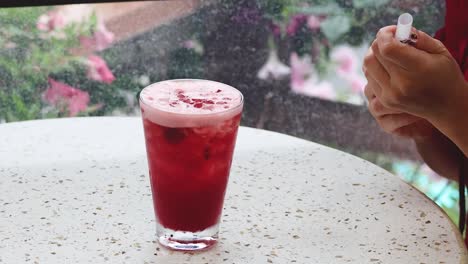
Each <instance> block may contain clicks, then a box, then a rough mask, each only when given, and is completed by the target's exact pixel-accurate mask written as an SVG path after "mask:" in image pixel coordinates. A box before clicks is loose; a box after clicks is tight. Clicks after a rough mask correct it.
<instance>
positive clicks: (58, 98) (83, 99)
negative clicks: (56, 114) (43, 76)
mask: <svg viewBox="0 0 468 264" xmlns="http://www.w3.org/2000/svg"><path fill="white" fill-rule="evenodd" d="M43 98H44V100H45V101H46V102H47V103H49V104H51V105H54V106H56V107H60V108H62V107H67V108H68V109H61V110H62V111H64V110H68V114H69V116H76V115H77V114H78V113H79V112H81V111H85V110H86V108H87V107H88V103H89V94H88V93H87V92H85V91H82V90H80V89H77V88H73V87H71V86H69V85H67V84H65V83H62V82H58V81H56V80H54V79H52V78H49V88H47V90H46V91H45V92H44V94H43Z"/></svg>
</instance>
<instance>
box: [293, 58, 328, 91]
mask: <svg viewBox="0 0 468 264" xmlns="http://www.w3.org/2000/svg"><path fill="white" fill-rule="evenodd" d="M290 63H291V89H292V90H293V92H295V93H300V94H304V95H308V96H313V97H318V98H322V99H327V100H334V99H336V97H337V94H336V92H335V89H334V88H333V85H332V84H331V83H330V82H328V81H320V80H319V79H318V77H317V76H316V73H315V70H314V67H313V65H312V63H311V60H310V57H309V56H304V57H303V58H299V56H298V55H297V54H296V53H294V52H293V53H291V57H290Z"/></svg>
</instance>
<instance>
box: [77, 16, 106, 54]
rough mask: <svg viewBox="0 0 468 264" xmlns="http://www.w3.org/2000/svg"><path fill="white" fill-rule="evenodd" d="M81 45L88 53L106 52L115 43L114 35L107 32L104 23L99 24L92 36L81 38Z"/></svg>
mask: <svg viewBox="0 0 468 264" xmlns="http://www.w3.org/2000/svg"><path fill="white" fill-rule="evenodd" d="M79 39H80V43H81V46H82V47H83V48H85V49H86V50H88V51H93V50H96V51H102V50H105V49H106V48H108V47H109V46H110V44H112V42H113V41H114V33H112V32H110V31H109V30H107V28H106V26H105V25H104V23H103V22H100V23H98V25H97V27H96V31H95V32H94V34H93V35H92V36H80V38H79Z"/></svg>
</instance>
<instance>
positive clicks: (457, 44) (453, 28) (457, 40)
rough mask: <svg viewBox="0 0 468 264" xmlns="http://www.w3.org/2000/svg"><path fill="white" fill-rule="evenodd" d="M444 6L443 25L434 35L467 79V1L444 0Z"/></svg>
mask: <svg viewBox="0 0 468 264" xmlns="http://www.w3.org/2000/svg"><path fill="white" fill-rule="evenodd" d="M446 6H447V11H446V14H445V25H444V27H443V28H441V29H440V30H439V31H437V33H436V35H435V37H436V38H437V39H439V40H440V41H442V42H443V43H444V45H445V46H446V47H447V48H448V50H449V51H450V53H452V56H453V57H454V58H455V60H456V61H457V62H458V64H459V65H460V69H461V70H462V72H463V73H464V75H465V80H467V81H468V1H467V0H446Z"/></svg>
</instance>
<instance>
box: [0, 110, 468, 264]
mask: <svg viewBox="0 0 468 264" xmlns="http://www.w3.org/2000/svg"><path fill="white" fill-rule="evenodd" d="M0 205H1V207H0V263H8V264H10V263H15V264H16V263H41V264H42V263H113V264H115V263H158V264H159V263H177V264H181V263H210V264H212V263H235V264H238V263H239V264H248V263H307V264H310V263H359V264H361V263H372V264H378V263H392V264H394V263H404V264H407V263H450V264H452V263H467V251H466V248H465V247H464V245H463V242H462V239H461V236H460V235H459V234H458V232H457V229H456V227H455V226H454V225H453V224H452V223H451V222H450V220H449V219H448V218H447V216H446V215H445V214H444V213H443V212H442V211H441V210H440V209H439V208H438V207H437V206H436V205H435V204H433V203H432V202H431V201H430V200H429V199H427V198H426V197H425V196H424V195H422V194H421V193H419V192H418V191H416V190H415V189H414V188H412V187H410V186H409V185H407V184H406V183H404V182H403V181H401V180H400V179H399V178H397V177H396V176H393V175H391V174H390V173H388V172H386V171H384V170H383V169H381V168H379V167H377V166H374V165H373V164H371V163H369V162H366V161H364V160H361V159H359V158H356V157H354V156H351V155H348V154H345V153H343V152H340V151H337V150H333V149H331V148H327V147H324V146H321V145H318V144H314V143H311V142H308V141H305V140H301V139H297V138H293V137H290V136H286V135H282V134H277V133H272V132H267V131H262V130H256V129H250V128H244V127H243V128H241V130H240V133H239V138H238V144H237V147H236V152H235V159H234V163H233V169H232V173H231V177H230V182H229V185H228V190H227V196H226V200H225V209H224V211H223V217H222V222H221V233H220V236H221V241H220V243H218V245H217V246H215V247H214V248H213V249H211V250H209V251H206V252H202V253H195V254H192V253H180V252H171V251H168V250H165V249H164V248H162V247H161V246H160V245H159V244H157V243H156V242H155V241H154V240H155V229H156V227H155V222H154V214H153V208H152V200H151V191H150V188H149V178H148V173H147V163H146V156H145V147H144V139H143V129H142V125H141V120H140V119H138V118H74V119H60V120H47V121H44V120H42V121H31V122H20V123H10V124H2V125H0Z"/></svg>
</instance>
